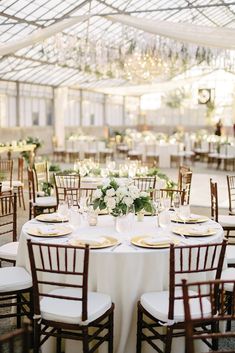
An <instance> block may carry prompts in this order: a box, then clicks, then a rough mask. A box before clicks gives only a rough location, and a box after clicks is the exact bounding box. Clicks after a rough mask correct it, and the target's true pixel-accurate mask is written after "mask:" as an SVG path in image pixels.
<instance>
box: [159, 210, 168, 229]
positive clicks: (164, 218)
mask: <svg viewBox="0 0 235 353" xmlns="http://www.w3.org/2000/svg"><path fill="white" fill-rule="evenodd" d="M170 223H171V218H170V214H169V211H168V210H164V211H162V212H160V214H159V225H160V228H164V229H165V228H167V227H169V225H170Z"/></svg>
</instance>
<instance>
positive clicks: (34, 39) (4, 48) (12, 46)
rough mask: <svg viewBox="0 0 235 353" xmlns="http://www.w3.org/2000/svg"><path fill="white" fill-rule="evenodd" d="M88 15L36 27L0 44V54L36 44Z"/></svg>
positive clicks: (85, 18)
mask: <svg viewBox="0 0 235 353" xmlns="http://www.w3.org/2000/svg"><path fill="white" fill-rule="evenodd" d="M88 18H89V16H76V17H71V18H68V19H65V20H61V21H60V22H57V23H55V24H53V25H51V26H48V27H45V28H42V29H38V30H36V31H35V32H33V33H32V34H29V35H28V36H26V37H24V38H22V39H17V40H13V41H11V42H7V43H6V44H2V45H0V56H3V55H9V54H13V53H15V52H17V51H18V50H20V49H23V48H26V47H28V46H30V45H34V44H37V43H38V42H41V41H42V40H44V39H47V38H49V37H51V36H53V35H55V34H56V33H59V32H62V31H63V30H64V29H66V28H69V27H72V26H74V25H76V24H77V23H79V22H83V21H85V20H87V19H88Z"/></svg>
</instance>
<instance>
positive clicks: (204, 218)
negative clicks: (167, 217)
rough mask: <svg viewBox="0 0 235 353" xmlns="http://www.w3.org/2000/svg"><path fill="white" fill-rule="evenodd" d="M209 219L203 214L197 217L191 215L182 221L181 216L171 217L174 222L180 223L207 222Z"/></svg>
mask: <svg viewBox="0 0 235 353" xmlns="http://www.w3.org/2000/svg"><path fill="white" fill-rule="evenodd" d="M208 220H209V218H208V217H204V216H199V217H196V216H195V217H191V218H189V219H187V220H186V221H184V220H183V219H181V218H178V217H172V218H171V221H172V222H175V223H182V224H194V223H203V222H207V221H208Z"/></svg>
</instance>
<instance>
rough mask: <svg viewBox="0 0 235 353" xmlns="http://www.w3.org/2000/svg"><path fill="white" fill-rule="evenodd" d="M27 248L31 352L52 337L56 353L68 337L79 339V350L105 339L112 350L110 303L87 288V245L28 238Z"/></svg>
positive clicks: (86, 352) (90, 348) (92, 347)
mask: <svg viewBox="0 0 235 353" xmlns="http://www.w3.org/2000/svg"><path fill="white" fill-rule="evenodd" d="M28 249H29V257H30V264H31V271H32V277H33V290H34V352H35V353H38V352H39V347H40V346H41V345H42V344H43V343H44V342H45V341H46V340H47V338H48V337H50V336H53V337H56V339H57V352H58V353H59V352H61V340H62V339H63V338H68V337H69V338H70V339H74V340H80V341H82V342H83V353H89V352H94V351H95V350H96V349H98V347H99V346H100V345H101V344H102V343H103V342H108V352H109V353H112V352H113V310H114V304H112V301H111V298H110V297H109V296H108V295H106V294H102V293H97V292H89V291H88V265H89V246H88V245H86V246H85V247H73V246H65V245H54V244H53V245H52V244H45V243H44V244H42V243H33V242H31V240H28ZM61 278H63V279H64V280H63V281H62V282H61ZM92 344H93V345H92Z"/></svg>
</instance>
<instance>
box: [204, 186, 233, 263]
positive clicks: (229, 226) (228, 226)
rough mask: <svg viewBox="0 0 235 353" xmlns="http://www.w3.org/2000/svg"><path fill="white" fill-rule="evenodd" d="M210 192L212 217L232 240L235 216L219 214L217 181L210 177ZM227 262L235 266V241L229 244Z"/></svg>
mask: <svg viewBox="0 0 235 353" xmlns="http://www.w3.org/2000/svg"><path fill="white" fill-rule="evenodd" d="M210 192H211V218H212V219H213V220H214V221H215V222H218V223H219V224H220V225H221V227H223V229H224V231H225V232H226V234H227V238H228V240H230V235H229V232H230V231H232V230H235V216H228V215H219V209H218V188H217V183H215V182H213V181H212V179H210ZM226 257H227V263H228V266H235V243H234V244H233V243H232V242H231V243H229V245H228V246H227V252H226Z"/></svg>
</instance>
